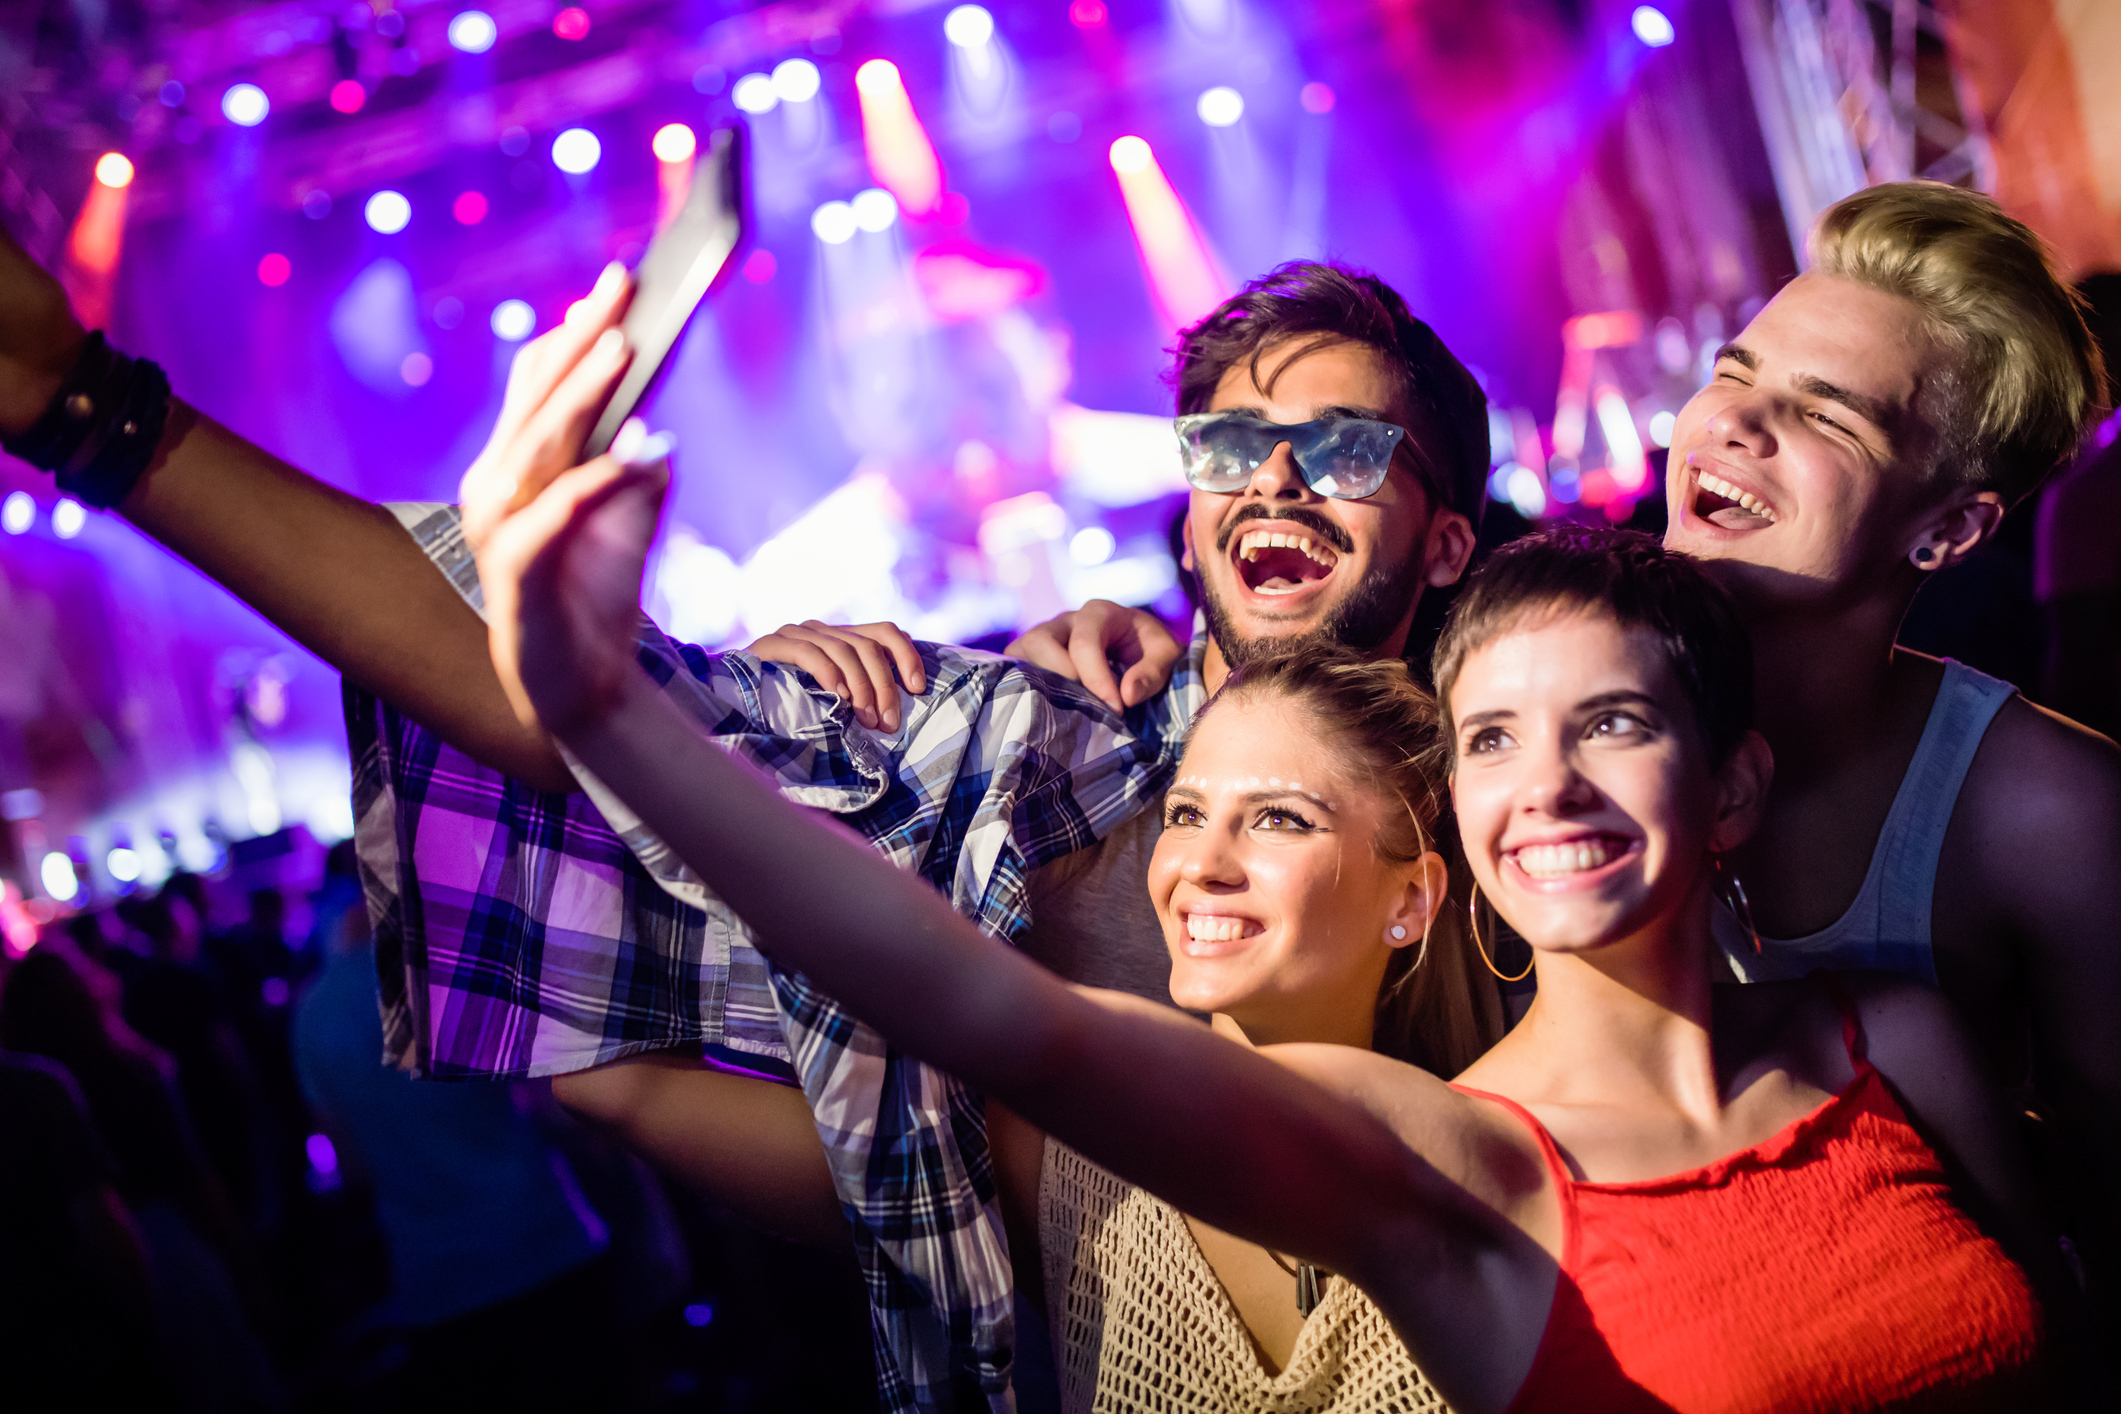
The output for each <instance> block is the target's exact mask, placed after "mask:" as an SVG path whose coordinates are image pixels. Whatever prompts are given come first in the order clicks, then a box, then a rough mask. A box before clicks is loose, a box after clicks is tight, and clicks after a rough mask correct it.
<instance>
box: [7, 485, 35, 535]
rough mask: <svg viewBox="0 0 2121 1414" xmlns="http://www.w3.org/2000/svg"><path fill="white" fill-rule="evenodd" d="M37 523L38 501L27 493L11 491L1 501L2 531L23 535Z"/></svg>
mask: <svg viewBox="0 0 2121 1414" xmlns="http://www.w3.org/2000/svg"><path fill="white" fill-rule="evenodd" d="M36 523H37V500H36V497H34V496H32V495H30V493H29V492H27V491H10V492H8V493H7V499H6V500H5V501H0V530H5V531H6V532H7V533H8V534H9V535H21V534H24V533H26V532H27V531H28V530H29V528H30V527H31V526H33V525H35V524H36Z"/></svg>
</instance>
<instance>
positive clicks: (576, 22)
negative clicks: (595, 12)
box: [552, 5, 589, 39]
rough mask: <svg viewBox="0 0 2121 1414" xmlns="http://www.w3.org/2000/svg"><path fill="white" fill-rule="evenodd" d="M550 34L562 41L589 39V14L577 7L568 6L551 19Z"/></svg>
mask: <svg viewBox="0 0 2121 1414" xmlns="http://www.w3.org/2000/svg"><path fill="white" fill-rule="evenodd" d="M552 32H553V33H554V34H556V35H558V36H559V37H560V38H562V39H587V38H589V12H588V11H587V10H585V9H583V8H582V7H581V6H579V5H569V6H568V7H567V8H566V9H564V10H562V11H560V13H558V14H557V15H554V16H553V17H552Z"/></svg>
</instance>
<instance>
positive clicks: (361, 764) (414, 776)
mask: <svg viewBox="0 0 2121 1414" xmlns="http://www.w3.org/2000/svg"><path fill="white" fill-rule="evenodd" d="M393 510H395V511H396V513H397V515H398V517H399V519H400V521H401V522H403V523H404V524H405V526H406V528H407V529H408V530H410V531H411V533H412V534H413V536H414V538H415V539H416V540H418V541H419V543H420V545H421V547H422V549H424V550H425V551H426V552H427V554H428V556H429V558H430V559H431V560H433V562H434V563H435V565H436V566H437V567H438V568H439V569H441V570H442V572H443V573H444V574H445V575H447V576H448V577H449V579H450V581H451V583H452V584H454V585H455V586H456V588H457V590H458V592H459V593H460V594H462V595H463V596H464V597H465V599H466V600H467V601H469V602H470V603H471V604H472V605H473V607H475V608H478V607H480V606H481V599H480V594H479V587H478V580H477V572H476V570H475V568H474V567H473V565H472V561H471V556H470V553H469V550H468V548H467V547H466V545H465V544H464V539H463V535H462V532H461V529H460V525H459V522H458V518H457V513H456V510H455V508H453V507H448V506H433V505H415V506H396V507H393ZM1205 645H1206V640H1205V638H1204V637H1198V638H1196V639H1195V641H1194V644H1193V648H1192V651H1191V652H1190V653H1189V654H1188V655H1187V657H1186V659H1185V661H1184V663H1183V664H1182V666H1181V667H1180V669H1179V671H1178V672H1177V674H1176V675H1174V677H1173V678H1172V681H1171V684H1170V686H1169V687H1168V688H1166V689H1165V691H1164V692H1163V693H1161V694H1160V695H1158V696H1157V697H1155V698H1152V699H1151V700H1150V701H1148V702H1145V703H1142V704H1141V705H1139V706H1137V707H1134V708H1132V709H1131V710H1129V711H1128V712H1127V713H1126V714H1125V716H1124V717H1121V716H1119V715H1117V714H1115V713H1113V712H1112V711H1111V709H1109V708H1108V707H1106V706H1105V705H1104V704H1103V703H1101V702H1099V701H1098V700H1097V699H1096V698H1094V697H1092V696H1091V695H1090V694H1089V693H1087V692H1085V691H1083V690H1082V689H1081V688H1079V687H1078V686H1076V685H1075V684H1074V683H1070V682H1067V681H1064V680H1062V679H1060V678H1057V677H1054V676H1053V675H1051V674H1048V673H1044V672H1041V671H1039V670H1038V669H1035V668H1028V667H1026V666H1025V665H1024V664H1022V663H1018V662H1015V661H1012V660H1009V659H1005V658H1000V657H996V656H994V655H992V654H986V653H976V652H971V651H968V650H964V649H954V648H941V647H937V646H935V645H933V644H922V645H921V646H920V648H921V656H922V660H923V663H924V665H925V666H926V668H927V673H928V690H927V692H926V693H924V694H923V695H922V696H921V697H919V698H913V697H910V696H909V697H908V698H906V700H905V706H906V713H905V725H904V726H903V727H902V728H901V730H900V731H899V732H897V733H895V734H888V735H887V734H884V733H879V732H870V731H868V730H866V729H864V728H862V727H860V726H859V725H857V724H856V723H855V722H854V719H853V716H852V714H851V713H850V712H849V711H848V709H847V708H846V706H845V705H844V704H843V703H841V702H840V700H839V699H838V698H836V697H834V696H833V695H832V694H830V693H828V692H825V691H823V690H821V689H820V688H818V687H817V685H816V684H815V683H814V682H812V681H811V679H810V678H809V677H808V676H807V675H805V674H803V673H800V672H796V671H794V670H792V669H787V668H783V667H781V666H779V665H776V664H773V663H764V662H761V661H760V660H758V659H756V658H754V657H752V656H750V655H749V654H745V653H721V654H711V653H706V652H703V651H701V650H700V649H698V648H694V647H691V646H688V645H683V644H677V643H673V642H672V641H671V640H670V639H669V638H667V637H666V636H664V634H663V633H662V632H661V631H660V630H658V629H657V628H656V627H655V626H654V625H653V624H651V623H649V622H647V621H646V620H645V619H644V620H643V622H642V625H641V632H640V639H639V642H638V653H639V658H640V662H641V665H642V666H643V667H644V668H645V669H647V671H648V672H649V674H650V675H651V676H652V677H654V679H655V680H656V681H657V682H658V683H660V684H662V686H663V690H664V691H665V692H667V693H668V694H670V696H671V697H672V699H673V700H675V701H676V702H678V703H679V704H680V705H681V706H683V707H684V708H685V709H686V710H687V711H688V712H689V713H691V715H692V716H693V718H694V719H695V720H697V721H698V722H699V723H700V725H701V726H702V727H703V728H704V729H705V730H706V731H707V732H708V734H709V735H710V736H712V737H713V738H714V739H715V740H716V741H717V742H718V743H719V744H720V745H722V746H723V747H724V748H726V749H727V750H729V751H731V752H732V753H734V754H736V755H738V756H741V757H743V758H744V759H746V760H748V761H750V762H751V763H752V764H753V765H754V766H756V767H758V768H759V769H761V770H763V771H765V772H766V773H767V775H768V776H769V777H771V778H772V779H773V780H774V781H775V782H776V783H777V784H778V785H779V787H780V789H781V792H782V794H783V795H784V796H785V797H787V798H788V799H789V800H792V801H795V802H797V803H799V804H803V805H809V806H814V807H818V808H821V809H826V810H830V811H832V812H834V813H835V814H837V815H838V816H839V817H840V818H841V819H842V821H843V822H844V823H846V824H848V825H849V826H851V827H853V828H854V829H856V830H857V831H859V832H860V833H861V835H862V836H863V837H864V838H865V839H867V840H868V841H869V843H870V844H871V845H872V846H874V847H875V848H876V849H877V850H878V851H879V852H880V853H882V854H883V855H884V856H885V857H887V858H889V859H891V860H893V861H894V862H896V863H898V864H899V865H900V866H901V867H902V868H905V869H908V870H912V871H915V872H917V873H919V874H920V875H921V877H923V878H925V879H927V880H928V881H929V883H931V884H933V885H934V886H935V887H936V888H937V889H939V890H941V891H942V892H943V893H944V894H945V895H947V896H948V897H949V898H950V900H951V902H952V903H953V904H954V905H955V906H956V907H957V909H958V911H959V912H960V913H962V914H964V916H965V917H967V918H969V919H971V920H972V921H973V922H975V923H977V924H978V925H979V926H980V927H981V928H982V929H983V930H985V931H986V932H988V933H990V934H992V935H993V936H995V937H998V938H1002V939H1004V940H1007V941H1011V942H1013V941H1015V940H1016V938H1017V937H1019V936H1020V935H1021V933H1022V932H1023V930H1024V928H1025V927H1026V926H1027V925H1028V923H1029V921H1030V919H1029V915H1028V911H1027V908H1028V904H1027V895H1026V883H1027V880H1028V876H1029V873H1030V871H1031V870H1033V869H1036V868H1037V867H1039V866H1040V865H1042V864H1045V863H1048V862H1050V861H1052V860H1055V859H1058V858H1060V857H1061V856H1063V855H1066V854H1069V853H1071V852H1073V851H1075V850H1077V849H1080V848H1082V847H1083V846H1085V845H1087V844H1090V843H1091V842H1093V841H1095V840H1097V839H1100V838H1102V837H1103V836H1104V835H1105V834H1107V833H1108V832H1109V831H1111V830H1112V829H1113V828H1114V827H1115V826H1117V825H1119V824H1120V823H1121V822H1123V821H1125V820H1126V819H1128V818H1129V817H1130V816H1132V815H1133V814H1134V813H1135V812H1136V811H1138V810H1140V809H1142V808H1144V807H1145V806H1146V805H1147V804H1148V803H1149V802H1151V801H1153V800H1154V799H1155V797H1156V796H1157V795H1158V793H1159V792H1161V791H1162V789H1163V788H1164V786H1165V784H1166V783H1167V781H1168V780H1169V777H1170V772H1171V768H1172V766H1173V765H1174V764H1175V763H1176V760H1177V755H1178V750H1179V746H1180V743H1181V740H1182V738H1183V736H1184V734H1185V729H1186V726H1187V725H1188V724H1189V723H1190V722H1191V721H1192V719H1193V715H1194V713H1195V712H1196V711H1197V710H1198V708H1199V706H1200V704H1201V702H1202V701H1203V700H1204V698H1205V695H1206V694H1205V689H1204V687H1203V684H1202V679H1201V662H1202V654H1203V652H1204V650H1205ZM346 722H347V734H348V738H349V742H350V746H351V749H352V755H353V765H354V817H355V821H356V830H355V838H356V843H357V846H358V849H359V853H360V858H361V865H362V882H363V885H364V887H365V888H366V890H367V893H368V902H369V912H370V916H371V919H372V920H373V922H374V925H375V933H376V963H377V970H378V973H379V977H380V981H381V986H382V1006H383V1022H384V1043H385V1048H386V1055H385V1058H386V1060H387V1061H388V1062H389V1063H391V1064H394V1065H398V1066H401V1067H403V1068H406V1069H410V1070H416V1071H421V1072H425V1073H427V1074H430V1075H434V1076H441V1077H450V1078H493V1079H498V1078H503V1077H517V1076H537V1075H554V1074H563V1073H565V1072H568V1071H573V1070H580V1069H583V1068H585V1067H588V1066H593V1065H597V1064H600V1063H602V1062H605V1061H610V1060H615V1059H618V1058H619V1057H622V1056H628V1055H633V1054H637V1053H639V1052H643V1051H653V1050H661V1049H665V1048H668V1047H672V1046H678V1045H684V1044H687V1043H698V1042H707V1043H712V1044H718V1045H722V1046H726V1047H730V1048H733V1049H735V1050H738V1051H742V1052H749V1053H751V1054H755V1055H760V1056H767V1057H775V1058H785V1059H786V1060H787V1061H788V1062H789V1063H790V1064H792V1066H793V1067H794V1070H795V1073H796V1075H797V1077H798V1078H799V1079H800V1081H801V1083H802V1086H803V1090H804V1093H805V1094H806V1095H807V1096H808V1098H809V1101H810V1105H811V1109H812V1111H813V1112H814V1113H815V1115H816V1117H817V1124H818V1133H819V1135H820V1136H821V1137H822V1138H823V1140H824V1144H825V1149H826V1153H827V1156H828V1159H829V1162H830V1166H831V1170H832V1175H833V1182H834V1184H835V1185H836V1187H837V1188H838V1190H839V1194H840V1197H841V1199H842V1201H843V1202H844V1203H845V1205H846V1207H847V1210H848V1213H849V1217H850V1220H851V1226H852V1228H853V1230H854V1234H855V1246H856V1250H857V1253H858V1255H859V1257H860V1258H861V1262H862V1267H863V1270H864V1273H865V1275H866V1277H867V1282H868V1289H869V1300H870V1311H871V1319H872V1325H873V1328H874V1333H875V1336H876V1344H877V1363H878V1373H879V1378H880V1381H881V1385H882V1395H883V1403H884V1407H885V1408H887V1409H890V1410H914V1409H920V1410H931V1409H933V1410H944V1409H948V1410H964V1409H977V1408H992V1409H1006V1408H1009V1407H1010V1406H1011V1402H1012V1401H1011V1395H1010V1381H1009V1369H1010V1360H1011V1351H1012V1347H1013V1342H1014V1325H1013V1320H1012V1316H1011V1294H1012V1279H1011V1276H1010V1270H1009V1255H1008V1244H1007V1241H1006V1238H1005V1235H1004V1233H1003V1230H1002V1224H1001V1215H1000V1211H999V1208H998V1207H997V1204H996V1201H995V1188H994V1180H993V1173H992V1170H991V1167H990V1165H989V1161H988V1153H987V1135H986V1118H985V1112H984V1109H983V1107H982V1104H981V1100H980V1097H979V1096H978V1095H976V1094H973V1093H971V1092H970V1091H968V1090H967V1089H966V1088H965V1087H964V1086H963V1085H961V1084H959V1083H958V1082H957V1081H955V1080H954V1079H952V1078H951V1077H949V1076H947V1075H944V1074H941V1073H940V1072H937V1071H935V1070H932V1069H930V1068H929V1067H927V1066H925V1065H922V1064H920V1063H919V1062H917V1061H915V1060H913V1059H911V1058H910V1057H908V1056H906V1055H904V1054H903V1053H901V1052H900V1051H899V1050H898V1049H897V1048H896V1047H894V1046H892V1045H891V1044H889V1043H888V1042H887V1041H885V1040H884V1038H883V1037H881V1036H879V1035H877V1033H876V1032H874V1031H872V1030H870V1029H869V1028H868V1027H867V1026H864V1025H863V1024H861V1023H860V1022H858V1021H856V1020H855V1019H854V1018H853V1017H851V1016H849V1015H848V1014H847V1013H846V1012H845V1011H844V1010H843V1009H841V1007H840V1006H839V1005H838V1004H837V1003H836V1002H834V1001H832V1000H831V999H830V998H829V997H826V996H824V995H822V994H820V993H819V992H818V991H817V990H816V989H815V988H813V987H811V986H810V985H809V983H808V982H807V981H805V979H803V978H802V977H801V976H800V975H797V974H792V973H786V972H782V971H781V970H779V969H778V968H775V967H773V966H772V965H771V964H770V963H768V962H767V961H766V960H765V958H763V957H762V956H761V955H760V953H759V951H758V949H757V947H756V945H755V944H754V942H753V941H752V935H751V933H750V931H749V930H748V929H747V928H746V927H745V926H744V924H743V922H742V921H741V920H740V919H738V918H737V917H736V915H735V914H733V913H732V912H730V911H729V909H728V908H727V907H725V906H724V905H723V904H722V903H721V902H720V900H718V899H717V898H715V897H714V895H713V894H711V893H709V892H708V891H707V889H706V888H705V886H704V885H703V884H702V883H701V882H700V880H699V878H698V877H697V876H696V875H694V874H693V873H692V872H691V871H690V870H689V869H687V868H686V867H685V865H684V864H683V863H682V862H680V861H679V860H678V859H677V858H676V857H675V856H674V855H673V854H672V853H671V852H670V850H669V849H668V848H667V847H666V846H665V845H664V844H663V843H662V841H660V840H658V839H657V838H656V837H655V836H654V835H652V834H650V833H649V832H648V831H647V830H646V829H645V828H644V827H643V826H642V825H641V823H640V821H639V820H638V819H637V818H636V817H635V816H634V815H633V814H632V812H630V811H628V810H627V809H626V808H625V807H624V806H623V805H621V804H620V803H619V802H618V801H617V800H616V799H615V798H614V797H613V796H612V795H611V793H610V792H609V791H607V790H605V789H604V788H603V786H602V785H601V784H599V783H598V782H597V781H596V780H595V779H594V778H593V777H591V776H590V775H589V774H588V773H587V772H586V771H585V770H583V769H582V768H581V767H580V766H579V765H576V764H575V763H573V762H571V761H570V763H569V764H570V765H571V766H573V767H574V769H575V773H576V775H577V776H578V777H579V778H580V779H581V782H582V785H583V787H584V791H583V792H582V793H578V794H570V795H558V794H552V793H548V792H543V791H538V790H534V789H532V788H531V787H529V786H526V785H524V784H522V783H521V782H518V781H515V780H512V779H509V778H508V777H506V776H503V775H501V774H499V773H497V772H494V771H491V770H488V769H486V768H484V767H482V766H480V765H478V764H477V763H475V762H473V761H472V760H470V759H469V758H468V757H466V756H464V755H463V754H462V753H460V752H458V751H456V750H454V749H452V748H451V747H449V746H447V745H445V744H443V743H442V742H441V741H439V740H438V739H437V738H436V737H435V736H434V735H433V734H432V733H430V732H428V731H426V730H425V729H424V728H422V727H420V726H419V725H417V724H416V723H414V722H412V721H410V720H409V719H407V718H406V717H404V716H403V715H402V714H400V713H398V712H396V711H394V710H392V709H391V708H389V707H386V706H384V705H383V704H382V703H381V702H379V701H378V700H377V699H375V698H374V697H372V696H370V695H369V694H367V693H365V692H362V691H361V690H359V689H357V688H354V687H352V686H349V687H348V688H347V689H346Z"/></svg>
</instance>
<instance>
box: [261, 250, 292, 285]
mask: <svg viewBox="0 0 2121 1414" xmlns="http://www.w3.org/2000/svg"><path fill="white" fill-rule="evenodd" d="M294 273H295V266H294V262H293V261H291V260H289V259H288V258H287V257H286V256H284V255H282V254H280V252H278V251H274V252H273V253H272V254H270V255H268V256H266V257H265V258H264V259H262V260H260V261H259V262H258V283H259V284H261V285H265V286H269V287H270V288H273V289H278V288H279V287H280V286H282V285H284V284H286V283H287V282H288V280H290V279H291V278H293V276H294Z"/></svg>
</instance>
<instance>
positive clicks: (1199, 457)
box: [1178, 422, 1274, 493]
mask: <svg viewBox="0 0 2121 1414" xmlns="http://www.w3.org/2000/svg"><path fill="white" fill-rule="evenodd" d="M1178 446H1179V456H1180V457H1181V459H1182V460H1183V461H1184V463H1185V467H1186V480H1188V481H1190V482H1191V483H1193V484H1194V485H1195V486H1198V487H1199V488H1200V489H1201V490H1203V491H1220V492H1225V493H1227V492H1231V491H1241V490H1243V489H1244V487H1245V485H1246V484H1247V483H1248V482H1250V481H1251V480H1252V473H1253V472H1255V471H1258V470H1259V466H1260V463H1261V462H1264V461H1265V460H1266V459H1267V458H1268V457H1269V456H1271V455H1273V452H1274V444H1273V443H1272V442H1269V441H1267V440H1266V439H1265V438H1264V437H1263V436H1262V435H1261V434H1260V433H1259V432H1258V431H1256V430H1254V429H1253V428H1250V427H1247V426H1245V425H1244V424H1242V423H1237V422H1204V423H1201V424H1198V425H1196V426H1193V427H1189V428H1187V429H1185V430H1184V431H1183V432H1181V433H1180V434H1179V439H1178Z"/></svg>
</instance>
